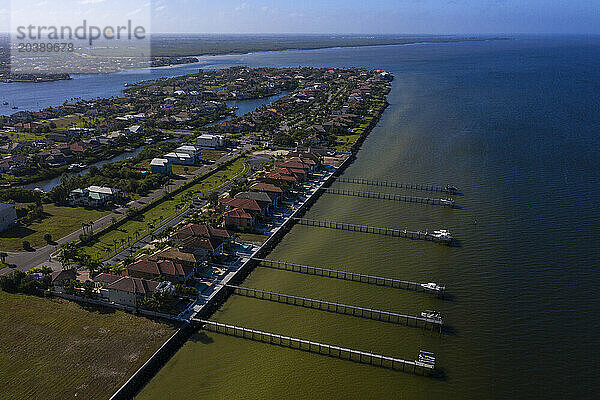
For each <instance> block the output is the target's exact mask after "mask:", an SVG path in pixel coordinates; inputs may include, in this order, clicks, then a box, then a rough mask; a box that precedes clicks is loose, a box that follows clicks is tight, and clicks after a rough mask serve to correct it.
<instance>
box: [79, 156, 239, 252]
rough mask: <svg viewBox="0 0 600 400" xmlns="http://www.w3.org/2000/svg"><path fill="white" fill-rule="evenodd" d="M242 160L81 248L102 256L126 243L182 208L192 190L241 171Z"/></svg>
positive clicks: (221, 181) (212, 186) (209, 186)
mask: <svg viewBox="0 0 600 400" xmlns="http://www.w3.org/2000/svg"><path fill="white" fill-rule="evenodd" d="M244 166H245V164H244V162H243V161H242V160H238V161H236V162H234V163H232V164H231V165H228V166H227V167H225V168H224V169H222V170H220V171H217V172H215V173H214V174H212V175H210V176H209V177H207V178H206V179H203V180H202V181H201V182H198V183H196V184H194V185H192V186H190V187H189V188H187V189H185V190H183V191H181V192H179V193H178V194H176V195H175V196H173V197H172V198H171V199H168V200H165V201H162V202H160V203H159V204H157V205H156V206H154V207H152V208H150V209H148V210H146V211H145V212H144V213H143V214H142V215H140V216H138V217H137V218H135V219H130V220H128V221H127V222H125V223H123V224H122V225H121V226H119V227H118V228H115V229H111V230H109V231H107V232H105V233H104V234H103V235H101V236H100V237H99V238H98V240H97V241H96V242H94V243H93V244H92V245H90V246H86V247H84V251H85V252H86V253H87V254H89V255H91V256H93V257H97V258H98V257H104V256H105V255H107V254H109V253H110V252H111V251H112V250H114V248H115V243H116V244H117V246H119V244H121V243H126V242H128V241H129V240H131V239H133V238H135V237H136V232H138V233H139V234H140V235H141V234H142V233H143V232H144V231H146V230H148V229H150V224H152V225H154V226H157V225H159V224H160V223H161V222H162V221H163V220H164V219H165V218H167V217H168V216H170V215H172V214H174V213H175V212H176V211H180V210H182V209H183V208H184V207H185V205H186V204H187V202H188V201H189V199H190V197H191V196H192V195H193V194H195V193H200V192H210V191H211V190H213V189H215V188H217V187H219V186H221V185H224V184H225V183H227V182H228V181H230V180H231V179H233V178H234V177H236V176H237V175H239V174H240V173H242V172H243V171H244Z"/></svg>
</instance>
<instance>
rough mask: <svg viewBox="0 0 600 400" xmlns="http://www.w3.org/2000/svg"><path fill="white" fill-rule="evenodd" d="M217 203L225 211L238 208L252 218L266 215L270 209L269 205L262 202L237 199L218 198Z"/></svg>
mask: <svg viewBox="0 0 600 400" xmlns="http://www.w3.org/2000/svg"><path fill="white" fill-rule="evenodd" d="M219 202H220V203H221V204H223V205H225V207H226V208H227V209H233V208H240V209H242V210H244V211H246V212H247V213H250V214H252V215H254V216H259V215H268V214H269V211H270V209H271V204H270V203H268V202H264V201H258V200H254V199H238V198H231V197H227V198H220V199H219Z"/></svg>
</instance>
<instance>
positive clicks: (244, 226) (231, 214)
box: [223, 208, 255, 231]
mask: <svg viewBox="0 0 600 400" xmlns="http://www.w3.org/2000/svg"><path fill="white" fill-rule="evenodd" d="M223 218H224V219H225V226H226V227H227V228H231V229H238V230H241V231H248V230H252V228H254V222H255V221H254V217H253V216H252V215H251V214H250V213H248V212H246V211H244V210H242V209H241V208H234V209H232V210H228V211H225V212H224V213H223Z"/></svg>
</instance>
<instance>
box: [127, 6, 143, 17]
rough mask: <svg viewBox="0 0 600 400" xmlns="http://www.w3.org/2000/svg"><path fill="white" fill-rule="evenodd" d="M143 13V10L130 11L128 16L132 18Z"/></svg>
mask: <svg viewBox="0 0 600 400" xmlns="http://www.w3.org/2000/svg"><path fill="white" fill-rule="evenodd" d="M141 12H142V9H141V8H136V9H135V10H133V11H130V12H129V13H127V16H129V17H132V16H134V15H137V14H139V13H141Z"/></svg>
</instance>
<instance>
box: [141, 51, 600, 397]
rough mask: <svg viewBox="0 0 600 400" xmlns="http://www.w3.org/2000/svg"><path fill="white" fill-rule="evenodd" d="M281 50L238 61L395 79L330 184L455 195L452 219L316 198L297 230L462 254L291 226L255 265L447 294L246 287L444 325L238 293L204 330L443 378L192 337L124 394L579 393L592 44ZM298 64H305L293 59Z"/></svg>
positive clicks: (263, 283)
mask: <svg viewBox="0 0 600 400" xmlns="http://www.w3.org/2000/svg"><path fill="white" fill-rule="evenodd" d="M586 46H587V47H586ZM294 54H295V53H292V54H284V55H281V54H273V55H268V56H265V55H262V56H261V57H259V56H256V58H254V57H248V58H247V59H246V60H244V61H245V62H247V63H248V64H249V65H254V64H265V65H272V64H273V65H288V64H290V65H297V64H298V63H314V64H319V63H323V64H327V63H328V62H329V63H330V64H334V65H356V64H359V65H371V66H373V65H372V64H373V63H374V62H377V63H378V65H377V66H378V67H379V66H381V67H382V68H386V69H388V70H391V71H392V72H394V73H395V74H396V80H395V82H394V84H393V90H392V92H391V93H390V95H389V101H390V103H391V105H390V107H389V108H388V110H386V112H385V114H384V116H383V118H382V120H381V121H380V123H379V125H378V126H377V127H376V129H375V130H374V131H373V132H372V133H371V135H370V136H369V138H368V139H367V141H366V142H365V144H364V145H363V149H362V150H361V151H360V153H359V156H358V159H357V160H356V161H355V162H354V163H353V164H352V165H351V166H350V167H349V168H348V170H347V171H346V173H345V176H349V177H368V178H379V179H388V180H395V181H404V182H414V183H438V184H446V183H453V184H456V185H458V186H459V187H460V189H461V190H462V191H463V192H464V196H458V197H456V200H457V204H458V205H459V206H460V208H458V209H454V210H449V209H447V208H442V207H437V206H424V205H415V204H406V203H396V202H392V201H384V200H367V199H361V198H351V197H344V196H339V195H323V196H322V197H321V199H320V200H319V201H318V202H317V203H316V204H315V206H313V208H312V209H311V210H310V211H309V212H308V214H307V217H309V218H322V219H325V218H326V219H329V220H334V221H340V222H348V223H359V224H369V225H374V226H384V227H397V228H409V229H414V230H417V229H420V230H426V229H427V230H430V231H431V230H433V229H439V228H448V229H450V230H451V231H452V232H453V233H454V234H455V236H456V237H457V238H458V239H459V242H460V246H459V247H453V248H449V247H445V246H442V245H438V244H434V243H429V242H420V241H411V240H407V239H398V238H389V237H382V236H374V235H368V234H360V233H350V232H341V231H335V230H328V229H322V228H311V227H304V226H295V227H294V228H293V229H292V231H291V232H290V233H289V234H288V235H287V236H286V237H285V238H284V240H283V241H282V242H281V244H280V245H278V246H277V248H276V249H275V251H274V252H273V253H272V254H271V255H270V256H269V257H268V258H272V259H280V260H284V261H290V262H296V263H301V264H308V265H317V266H328V267H333V268H339V269H344V270H349V271H356V272H362V273H367V274H374V275H381V276H386V277H392V278H399V279H407V280H416V281H420V282H427V281H435V282H438V283H439V282H441V283H445V284H446V285H447V286H448V291H449V294H450V296H449V298H448V299H446V300H439V299H435V298H432V297H428V296H426V295H423V294H418V293H411V292H406V291H402V290H398V289H392V288H383V287H375V286H370V285H364V284H360V283H353V282H346V281H341V280H335V279H328V278H322V277H314V276H308V275H302V274H297V273H292V272H285V271H277V270H273V269H268V268H257V269H256V270H255V271H254V272H253V273H252V274H251V275H250V277H249V278H248V279H247V280H246V281H245V282H244V286H248V287H255V288H260V289H266V290H274V291H279V292H283V293H288V294H293V295H299V296H305V297H311V298H317V299H323V300H329V301H338V302H342V303H348V304H353V305H359V306H366V307H372V308H377V309H382V310H389V311H395V312H400V313H407V314H418V313H420V312H421V311H423V310H425V309H436V310H439V311H441V312H442V313H443V314H444V315H445V316H446V318H445V322H446V323H447V324H448V325H449V327H450V328H451V330H450V332H449V334H446V335H443V336H441V337H440V336H439V335H432V334H430V333H425V332H423V331H422V330H419V329H415V328H409V327H404V326H397V325H392V324H387V323H384V322H376V321H369V320H364V319H360V318H355V317H351V316H341V315H336V314H332V313H327V312H322V311H317V310H309V309H304V308H301V307H294V306H291V305H285V304H279V303H271V302H268V301H263V300H258V299H249V298H245V297H241V296H232V297H231V298H230V300H229V301H227V303H226V304H225V305H224V306H223V308H222V309H221V310H220V311H219V312H217V313H216V314H215V315H214V319H216V320H218V321H221V322H227V323H232V324H238V325H241V326H246V327H250V328H256V329H261V330H266V331H270V332H275V333H280V334H286V335H291V336H295V337H299V338H304V339H311V340H315V341H319V342H323V343H328V344H334V345H340V346H344V347H350V348H355V349H358V350H365V351H370V352H375V353H381V354H385V355H389V356H395V357H399V358H405V359H413V358H414V357H415V356H416V355H417V353H418V351H419V349H424V350H429V351H433V352H435V353H436V355H437V357H438V363H439V365H440V366H441V367H442V368H443V369H444V371H445V373H446V378H445V379H439V380H437V379H431V378H425V377H418V376H413V375H408V374H403V373H399V372H394V371H389V370H385V369H380V368H375V367H371V366H367V365H360V364H356V363H352V362H348V361H343V360H337V359H332V358H328V357H324V356H319V355H314V354H308V353H305V352H300V351H297V350H292V349H286V348H280V347H277V346H271V345H267V344H262V343H256V342H252V341H248V340H244V339H239V338H231V337H227V336H223V335H218V334H213V333H201V334H199V335H196V336H195V337H194V340H192V341H190V342H188V343H187V344H186V345H185V346H184V347H183V348H182V349H181V350H180V351H179V352H178V353H177V354H176V355H175V356H174V357H173V359H172V360H171V361H170V362H169V363H168V364H167V365H166V366H165V367H164V368H163V369H162V370H161V371H160V372H159V373H158V375H157V376H156V377H155V378H154V379H153V380H152V381H151V382H150V383H149V384H148V385H147V386H146V388H145V389H144V390H143V391H142V392H141V393H140V395H139V396H138V398H139V399H141V400H149V399H164V398H169V397H171V398H173V399H198V398H208V399H225V398H227V399H249V398H266V399H271V398H285V399H308V398H319V399H321V398H322V399H367V398H369V399H371V398H372V399H388V398H393V399H478V398H481V399H482V398H486V399H513V398H528V399H562V398H577V399H584V398H586V399H587V398H589V399H592V398H594V391H595V389H594V387H596V383H598V382H597V378H596V377H595V372H594V370H595V365H597V362H598V356H597V353H596V351H595V349H596V348H597V346H598V344H599V343H598V342H599V341H598V337H597V334H596V333H595V332H596V331H597V328H598V327H599V325H600V323H599V322H600V321H599V319H598V315H599V314H598V311H599V310H600V305H599V304H598V296H597V289H595V288H596V287H597V285H598V284H599V283H600V282H599V281H600V279H599V274H598V272H597V271H596V269H595V268H596V267H597V266H598V264H599V263H600V257H599V254H598V249H597V239H598V234H597V220H598V219H599V218H598V217H599V216H600V210H599V207H598V204H600V202H599V201H598V200H599V195H598V191H597V188H598V187H599V176H600V173H599V172H600V171H599V167H598V163H597V161H598V154H599V153H598V151H599V145H598V142H599V140H598V136H597V134H596V133H595V132H598V128H599V127H600V123H599V117H598V114H597V109H598V108H597V107H598V104H600V102H598V99H597V96H596V93H598V90H597V89H598V88H596V87H595V86H594V85H595V84H593V83H592V82H598V81H599V80H596V79H595V78H590V76H592V75H590V74H594V73H595V75H593V76H597V75H598V73H597V72H593V71H594V68H593V65H594V62H596V61H597V60H598V59H600V51H599V46H598V43H595V42H594V43H592V45H589V43H579V45H578V46H576V45H574V44H573V43H572V42H568V43H563V42H561V41H549V42H548V41H541V42H540V41H532V42H518V43H516V42H515V43H509V42H507V43H503V42H498V43H489V44H486V43H484V44H459V45H456V44H454V45H452V46H423V47H418V46H413V47H411V48H398V47H387V48H373V49H366V48H365V49H340V50H335V51H334V50H330V51H325V50H323V51H317V52H309V53H305V54H304V55H302V56H300V55H295V56H294ZM286 57H287V58H286ZM294 57H296V58H294ZM302 57H304V59H305V60H306V61H305V62H301V61H298V60H299V59H300V60H304V59H303V58H302ZM327 57H329V59H328V58H327ZM573 60H578V62H574V61H573ZM594 60H596V61H594ZM253 63H254V64H253ZM596 65H597V64H596ZM594 110H596V111H594ZM335 186H337V187H345V188H356V189H363V190H365V189H366V190H371V191H384V189H381V188H374V187H360V186H354V185H348V184H339V183H338V184H335ZM385 191H390V192H394V193H405V192H406V191H401V190H392V189H385ZM418 193H422V192H414V193H413V194H415V195H418ZM595 293H596V294H595Z"/></svg>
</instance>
